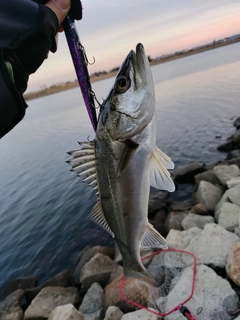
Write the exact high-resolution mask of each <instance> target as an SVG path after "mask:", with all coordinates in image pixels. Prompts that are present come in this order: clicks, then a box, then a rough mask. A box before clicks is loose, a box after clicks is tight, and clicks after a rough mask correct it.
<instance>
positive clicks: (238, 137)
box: [231, 130, 240, 147]
mask: <svg viewBox="0 0 240 320" xmlns="http://www.w3.org/2000/svg"><path fill="white" fill-rule="evenodd" d="M231 138H232V141H233V142H234V145H235V147H239V146H240V130H238V131H236V132H235V133H234V134H233V135H232V136H231Z"/></svg>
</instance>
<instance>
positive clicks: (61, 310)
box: [48, 304, 85, 320]
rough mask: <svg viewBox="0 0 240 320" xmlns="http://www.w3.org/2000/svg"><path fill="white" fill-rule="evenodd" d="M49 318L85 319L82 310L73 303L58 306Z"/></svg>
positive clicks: (55, 319)
mask: <svg viewBox="0 0 240 320" xmlns="http://www.w3.org/2000/svg"><path fill="white" fill-rule="evenodd" d="M48 320H85V319H84V317H83V315H82V314H81V312H79V311H77V309H76V308H75V307H74V306H73V305H72V304H65V305H64V306H59V307H56V308H55V309H54V310H53V311H52V312H51V313H50V316H49V318H48Z"/></svg>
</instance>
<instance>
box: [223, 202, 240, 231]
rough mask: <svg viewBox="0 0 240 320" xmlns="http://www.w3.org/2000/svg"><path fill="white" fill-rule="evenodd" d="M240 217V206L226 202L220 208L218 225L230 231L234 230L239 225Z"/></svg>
mask: <svg viewBox="0 0 240 320" xmlns="http://www.w3.org/2000/svg"><path fill="white" fill-rule="evenodd" d="M239 218H240V207H239V206H236V205H235V204H233V203H230V202H225V203H224V204H223V205H222V206H221V207H220V208H219V217H218V225H219V226H221V227H223V228H225V229H226V230H228V231H232V232H233V231H234V229H235V228H236V227H238V225H239V223H238V221H239Z"/></svg>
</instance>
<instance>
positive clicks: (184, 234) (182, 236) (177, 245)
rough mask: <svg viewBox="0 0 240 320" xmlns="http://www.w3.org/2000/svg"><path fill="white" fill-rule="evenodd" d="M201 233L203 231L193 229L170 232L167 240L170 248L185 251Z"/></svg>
mask: <svg viewBox="0 0 240 320" xmlns="http://www.w3.org/2000/svg"><path fill="white" fill-rule="evenodd" d="M201 233H202V230H201V229H199V228H191V229H188V230H184V231H178V230H170V232H169V234H168V235H167V238H166V240H167V243H168V247H169V248H174V249H179V250H183V249H184V248H186V247H187V246H188V245H189V243H190V242H191V241H192V240H193V239H194V238H195V237H197V236H198V235H200V234H201Z"/></svg>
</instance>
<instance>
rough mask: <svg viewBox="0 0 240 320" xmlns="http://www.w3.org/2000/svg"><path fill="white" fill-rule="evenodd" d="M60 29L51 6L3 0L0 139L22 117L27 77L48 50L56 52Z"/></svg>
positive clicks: (0, 2)
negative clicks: (56, 36) (9, 66)
mask: <svg viewBox="0 0 240 320" xmlns="http://www.w3.org/2000/svg"><path fill="white" fill-rule="evenodd" d="M57 29H58V19H57V16H56V15H55V13H54V12H53V11H52V10H51V9H50V8H48V7H45V6H43V5H40V4H37V3H35V2H33V1H30V0H6V1H5V0H4V1H3V0H0V138H1V137H2V136H3V135H5V134H6V133H7V132H9V131H10V130H11V129H12V128H13V127H14V126H15V125H16V124H17V123H18V122H19V121H20V120H21V119H22V118H23V116H24V114H25V108H26V107H27V104H26V103H25V101H24V99H23V97H22V94H23V92H24V91H25V90H26V88H27V81H28V76H29V74H31V73H34V72H35V71H36V70H37V68H38V67H39V66H40V65H41V64H42V62H43V61H44V59H46V57H47V54H48V52H49V50H51V51H53V52H55V51H56V43H55V35H56V32H57ZM6 62H7V64H9V63H10V65H11V68H12V73H13V77H11V76H10V74H9V68H6ZM11 68H10V69H11Z"/></svg>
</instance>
